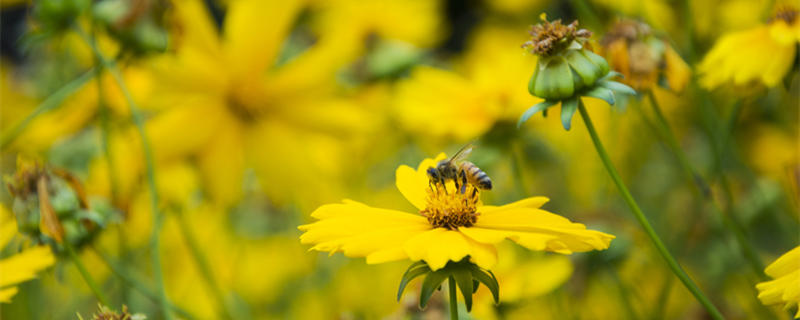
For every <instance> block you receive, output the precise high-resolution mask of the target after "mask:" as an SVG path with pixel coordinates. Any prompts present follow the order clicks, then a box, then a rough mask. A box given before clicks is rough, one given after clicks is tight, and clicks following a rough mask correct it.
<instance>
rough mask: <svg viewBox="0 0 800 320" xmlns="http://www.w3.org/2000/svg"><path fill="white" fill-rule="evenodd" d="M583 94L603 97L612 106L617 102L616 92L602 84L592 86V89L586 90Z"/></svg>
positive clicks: (598, 97)
mask: <svg viewBox="0 0 800 320" xmlns="http://www.w3.org/2000/svg"><path fill="white" fill-rule="evenodd" d="M583 95H584V96H587V97H592V98H597V99H603V100H605V101H606V102H608V104H610V105H612V106H613V105H614V103H616V100H615V99H614V92H612V91H611V90H610V89H606V88H604V87H601V86H595V87H594V88H592V90H588V91H586V92H584V93H583Z"/></svg>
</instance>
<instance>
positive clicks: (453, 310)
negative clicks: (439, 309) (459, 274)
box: [447, 276, 458, 320]
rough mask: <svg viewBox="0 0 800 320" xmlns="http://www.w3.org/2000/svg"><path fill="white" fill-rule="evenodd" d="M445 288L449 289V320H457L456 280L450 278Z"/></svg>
mask: <svg viewBox="0 0 800 320" xmlns="http://www.w3.org/2000/svg"><path fill="white" fill-rule="evenodd" d="M447 287H448V288H449V289H450V292H449V293H450V294H449V296H450V297H449V298H450V320H458V296H457V295H456V279H455V278H453V277H452V276H451V277H450V280H448V282H447Z"/></svg>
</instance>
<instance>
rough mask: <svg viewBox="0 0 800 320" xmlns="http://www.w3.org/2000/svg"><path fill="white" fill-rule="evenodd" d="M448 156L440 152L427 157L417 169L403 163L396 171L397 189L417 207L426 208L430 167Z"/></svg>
mask: <svg viewBox="0 0 800 320" xmlns="http://www.w3.org/2000/svg"><path fill="white" fill-rule="evenodd" d="M445 158H447V156H445V154H444V153H439V155H437V156H436V158H433V159H431V158H426V159H425V160H422V162H421V163H420V164H419V166H418V167H417V170H416V171H415V170H414V169H412V168H411V167H409V166H406V165H401V166H400V167H398V168H397V171H395V185H396V186H397V190H400V193H402V194H403V196H404V197H406V199H407V200H408V201H409V202H411V204H413V205H414V206H415V207H417V209H420V210H422V209H425V205H426V200H425V197H426V196H427V194H426V191H425V190H426V189H427V188H428V182H429V181H430V180H429V179H428V173H427V171H428V168H430V167H436V164H437V163H439V161H441V160H444V159H445Z"/></svg>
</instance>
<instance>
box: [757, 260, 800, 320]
mask: <svg viewBox="0 0 800 320" xmlns="http://www.w3.org/2000/svg"><path fill="white" fill-rule="evenodd" d="M764 273H766V274H767V275H768V276H770V277H772V278H773V279H774V280H770V281H764V282H761V283H758V284H756V289H758V298H759V299H761V302H762V303H764V304H765V305H771V304H782V303H783V304H785V306H786V309H789V308H791V307H793V306H794V307H797V306H798V303H800V246H798V247H795V248H794V249H792V250H789V252H787V253H785V254H783V255H782V256H781V257H780V258H778V260H775V261H774V262H772V264H770V265H769V266H767V268H766V269H764ZM794 317H795V319H796V318H800V309H798V310H797V313H796V314H795V315H794Z"/></svg>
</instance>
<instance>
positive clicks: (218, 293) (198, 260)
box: [177, 212, 233, 319]
mask: <svg viewBox="0 0 800 320" xmlns="http://www.w3.org/2000/svg"><path fill="white" fill-rule="evenodd" d="M177 216H178V225H179V226H180V229H181V235H183V239H184V241H186V245H188V246H189V252H190V253H191V256H192V260H194V262H195V264H197V268H198V269H199V270H200V274H201V275H202V276H203V280H204V281H205V283H206V286H208V289H209V290H211V294H213V295H214V298H216V299H217V303H218V304H219V308H220V309H221V311H222V316H223V317H224V318H225V319H233V317H232V316H231V312H230V309H229V308H228V304H227V303H226V300H225V294H224V293H223V292H222V289H221V288H220V287H219V284H218V283H217V281H216V279H214V274H213V272H212V271H211V266H210V265H209V264H208V259H206V257H205V255H204V254H203V251H202V250H201V249H200V246H199V245H198V244H197V238H195V236H194V233H193V232H192V228H191V227H190V226H189V222H188V221H187V220H186V216H185V214H184V213H182V212H179V213H178V214H177Z"/></svg>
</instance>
